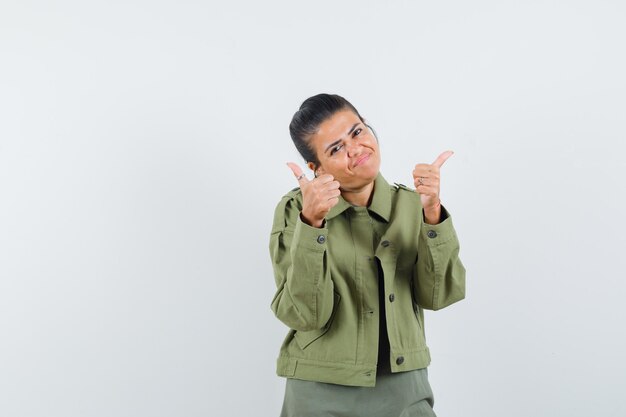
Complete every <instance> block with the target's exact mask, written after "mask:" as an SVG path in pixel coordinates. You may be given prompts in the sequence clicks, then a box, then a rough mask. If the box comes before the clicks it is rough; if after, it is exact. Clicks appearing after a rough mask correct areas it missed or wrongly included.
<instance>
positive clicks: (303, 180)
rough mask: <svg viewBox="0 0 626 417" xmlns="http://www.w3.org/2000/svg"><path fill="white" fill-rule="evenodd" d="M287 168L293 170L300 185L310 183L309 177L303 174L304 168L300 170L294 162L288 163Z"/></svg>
mask: <svg viewBox="0 0 626 417" xmlns="http://www.w3.org/2000/svg"><path fill="white" fill-rule="evenodd" d="M287 166H288V167H289V169H291V172H293V175H294V176H295V177H296V179H297V180H298V183H299V184H300V185H304V184H306V183H308V182H309V180H308V179H307V177H306V176H305V175H304V173H303V172H302V168H300V166H299V165H298V164H296V163H294V162H287Z"/></svg>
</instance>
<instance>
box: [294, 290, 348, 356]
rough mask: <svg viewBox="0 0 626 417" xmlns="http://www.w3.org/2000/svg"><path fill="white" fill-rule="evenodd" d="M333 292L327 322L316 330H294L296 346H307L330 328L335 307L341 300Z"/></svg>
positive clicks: (335, 310)
mask: <svg viewBox="0 0 626 417" xmlns="http://www.w3.org/2000/svg"><path fill="white" fill-rule="evenodd" d="M333 294H334V299H333V312H332V313H331V315H330V319H328V322H327V323H326V324H325V325H324V327H322V328H321V329H317V330H309V331H307V332H301V331H297V332H296V334H295V336H294V338H295V339H296V342H297V343H298V346H300V349H302V350H304V349H305V348H306V347H307V346H309V345H310V344H311V343H313V342H315V341H316V340H317V339H319V338H320V337H322V336H324V335H325V334H326V332H328V330H330V327H331V326H332V324H333V321H334V319H335V316H336V315H337V307H338V306H339V301H340V300H341V296H340V295H339V294H337V293H336V292H333Z"/></svg>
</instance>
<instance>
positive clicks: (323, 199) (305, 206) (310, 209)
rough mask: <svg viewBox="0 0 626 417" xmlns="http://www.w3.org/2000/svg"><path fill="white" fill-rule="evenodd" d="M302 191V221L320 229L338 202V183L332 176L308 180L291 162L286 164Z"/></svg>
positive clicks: (327, 175) (325, 175)
mask: <svg viewBox="0 0 626 417" xmlns="http://www.w3.org/2000/svg"><path fill="white" fill-rule="evenodd" d="M287 165H288V166H289V168H290V169H291V171H292V172H293V175H294V176H295V177H296V179H297V180H298V184H300V190H301V191H302V212H301V213H300V215H301V218H302V221H303V222H305V223H306V224H308V225H310V226H313V227H322V224H323V223H324V218H325V217H326V215H327V214H328V212H329V211H330V209H331V208H333V207H334V206H335V205H337V203H338V202H339V196H340V195H341V191H340V190H339V182H337V181H335V179H334V178H333V176H332V175H329V174H324V175H320V176H319V177H317V178H314V179H312V180H310V181H309V180H308V178H307V177H306V176H305V175H304V173H303V172H302V169H301V168H300V167H299V166H298V165H297V164H294V163H293V162H287Z"/></svg>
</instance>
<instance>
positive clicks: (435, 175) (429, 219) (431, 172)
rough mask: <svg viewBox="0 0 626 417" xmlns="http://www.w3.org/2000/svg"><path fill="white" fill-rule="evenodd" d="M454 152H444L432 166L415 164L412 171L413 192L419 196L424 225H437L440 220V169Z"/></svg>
mask: <svg viewBox="0 0 626 417" xmlns="http://www.w3.org/2000/svg"><path fill="white" fill-rule="evenodd" d="M453 154H454V152H452V151H445V152H443V153H442V154H441V155H439V156H438V157H437V159H435V162H433V163H432V164H417V165H415V169H414V170H413V183H414V184H415V191H417V192H418V193H419V195H420V200H421V201H422V206H423V207H424V217H425V218H426V223H428V224H437V223H439V219H440V218H441V200H440V199H439V184H440V168H441V166H442V165H443V163H444V162H446V160H447V159H448V158H450V157H451V156H452V155H453Z"/></svg>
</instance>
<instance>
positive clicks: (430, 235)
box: [426, 230, 437, 239]
mask: <svg viewBox="0 0 626 417" xmlns="http://www.w3.org/2000/svg"><path fill="white" fill-rule="evenodd" d="M426 235H427V236H428V237H429V238H431V239H434V238H436V237H437V232H435V231H434V230H429V231H428V233H426Z"/></svg>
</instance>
